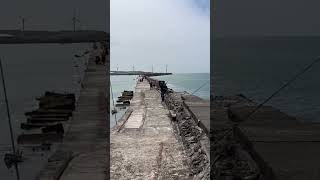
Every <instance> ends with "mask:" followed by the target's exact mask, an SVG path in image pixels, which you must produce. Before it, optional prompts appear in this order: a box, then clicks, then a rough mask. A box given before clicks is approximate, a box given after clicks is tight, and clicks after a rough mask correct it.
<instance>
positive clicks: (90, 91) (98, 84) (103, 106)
mask: <svg viewBox="0 0 320 180" xmlns="http://www.w3.org/2000/svg"><path fill="white" fill-rule="evenodd" d="M107 82H108V81H107V71H106V67H105V66H103V65H95V64H94V62H93V58H92V57H91V58H90V60H89V65H88V69H87V71H86V74H85V78H84V81H83V88H82V89H81V92H80V97H79V100H78V102H77V105H76V111H75V112H74V115H73V118H72V119H71V120H69V121H70V126H69V128H68V129H67V130H66V133H65V137H64V139H63V143H62V144H60V147H59V148H58V151H57V153H56V154H55V156H56V158H54V160H52V161H49V162H48V164H47V166H46V167H45V168H44V169H43V170H42V171H41V172H40V174H39V177H38V179H39V180H49V179H50V180H53V179H60V180H82V179H83V180H88V179H94V180H105V179H107V176H108V172H107V169H108V162H109V159H108V154H107V145H108V144H107V142H108V141H107V137H108V134H109V128H108V126H107V124H106V123H107V122H109V121H107V117H108V108H109V105H108V103H109V102H108V101H107V100H106V93H107V92H108V89H107V87H108V84H107ZM69 152H70V153H71V154H72V155H71V157H70V160H69V161H67V162H66V159H68V158H69V157H65V156H63V154H69Z"/></svg>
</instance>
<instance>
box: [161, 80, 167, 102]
mask: <svg viewBox="0 0 320 180" xmlns="http://www.w3.org/2000/svg"><path fill="white" fill-rule="evenodd" d="M159 86H160V92H161V100H162V102H163V101H164V95H165V94H166V93H167V90H168V87H167V85H166V83H165V81H159Z"/></svg>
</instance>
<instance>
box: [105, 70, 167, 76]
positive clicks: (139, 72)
mask: <svg viewBox="0 0 320 180" xmlns="http://www.w3.org/2000/svg"><path fill="white" fill-rule="evenodd" d="M110 75H111V76H115V75H143V76H165V75H172V73H156V72H144V71H110Z"/></svg>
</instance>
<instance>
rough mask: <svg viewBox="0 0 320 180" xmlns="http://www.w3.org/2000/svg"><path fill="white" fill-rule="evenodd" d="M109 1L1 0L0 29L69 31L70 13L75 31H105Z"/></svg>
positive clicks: (107, 25)
mask: <svg viewBox="0 0 320 180" xmlns="http://www.w3.org/2000/svg"><path fill="white" fill-rule="evenodd" d="M108 1H109V0H90V1H88V0H27V1H26V0H2V1H1V5H0V29H20V28H21V18H20V16H21V17H22V16H23V17H25V18H26V22H25V29H26V30H71V29H72V16H73V12H74V10H75V11H76V17H77V18H78V19H79V20H80V24H79V23H78V24H77V28H78V29H79V28H81V29H83V30H85V29H87V30H88V29H89V30H92V29H93V30H104V31H109V24H110V23H109V13H110V11H109V10H110V8H109V2H108Z"/></svg>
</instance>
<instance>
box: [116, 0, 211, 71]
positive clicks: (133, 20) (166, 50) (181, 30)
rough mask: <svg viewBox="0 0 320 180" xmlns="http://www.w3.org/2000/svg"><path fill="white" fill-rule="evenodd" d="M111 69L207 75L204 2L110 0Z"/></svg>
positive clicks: (206, 9) (207, 16) (207, 23)
mask: <svg viewBox="0 0 320 180" xmlns="http://www.w3.org/2000/svg"><path fill="white" fill-rule="evenodd" d="M110 8H111V12H110V14H111V17H110V18H111V19H110V21H111V22H110V28H111V29H110V31H111V70H116V68H117V67H119V70H132V66H133V65H134V66H135V70H144V71H151V69H152V65H153V66H154V71H157V72H164V71H165V65H166V64H168V71H170V72H173V73H190V72H197V73H198V72H210V51H209V49H210V11H209V9H210V8H209V0H134V1H133V0H111V4H110Z"/></svg>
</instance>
